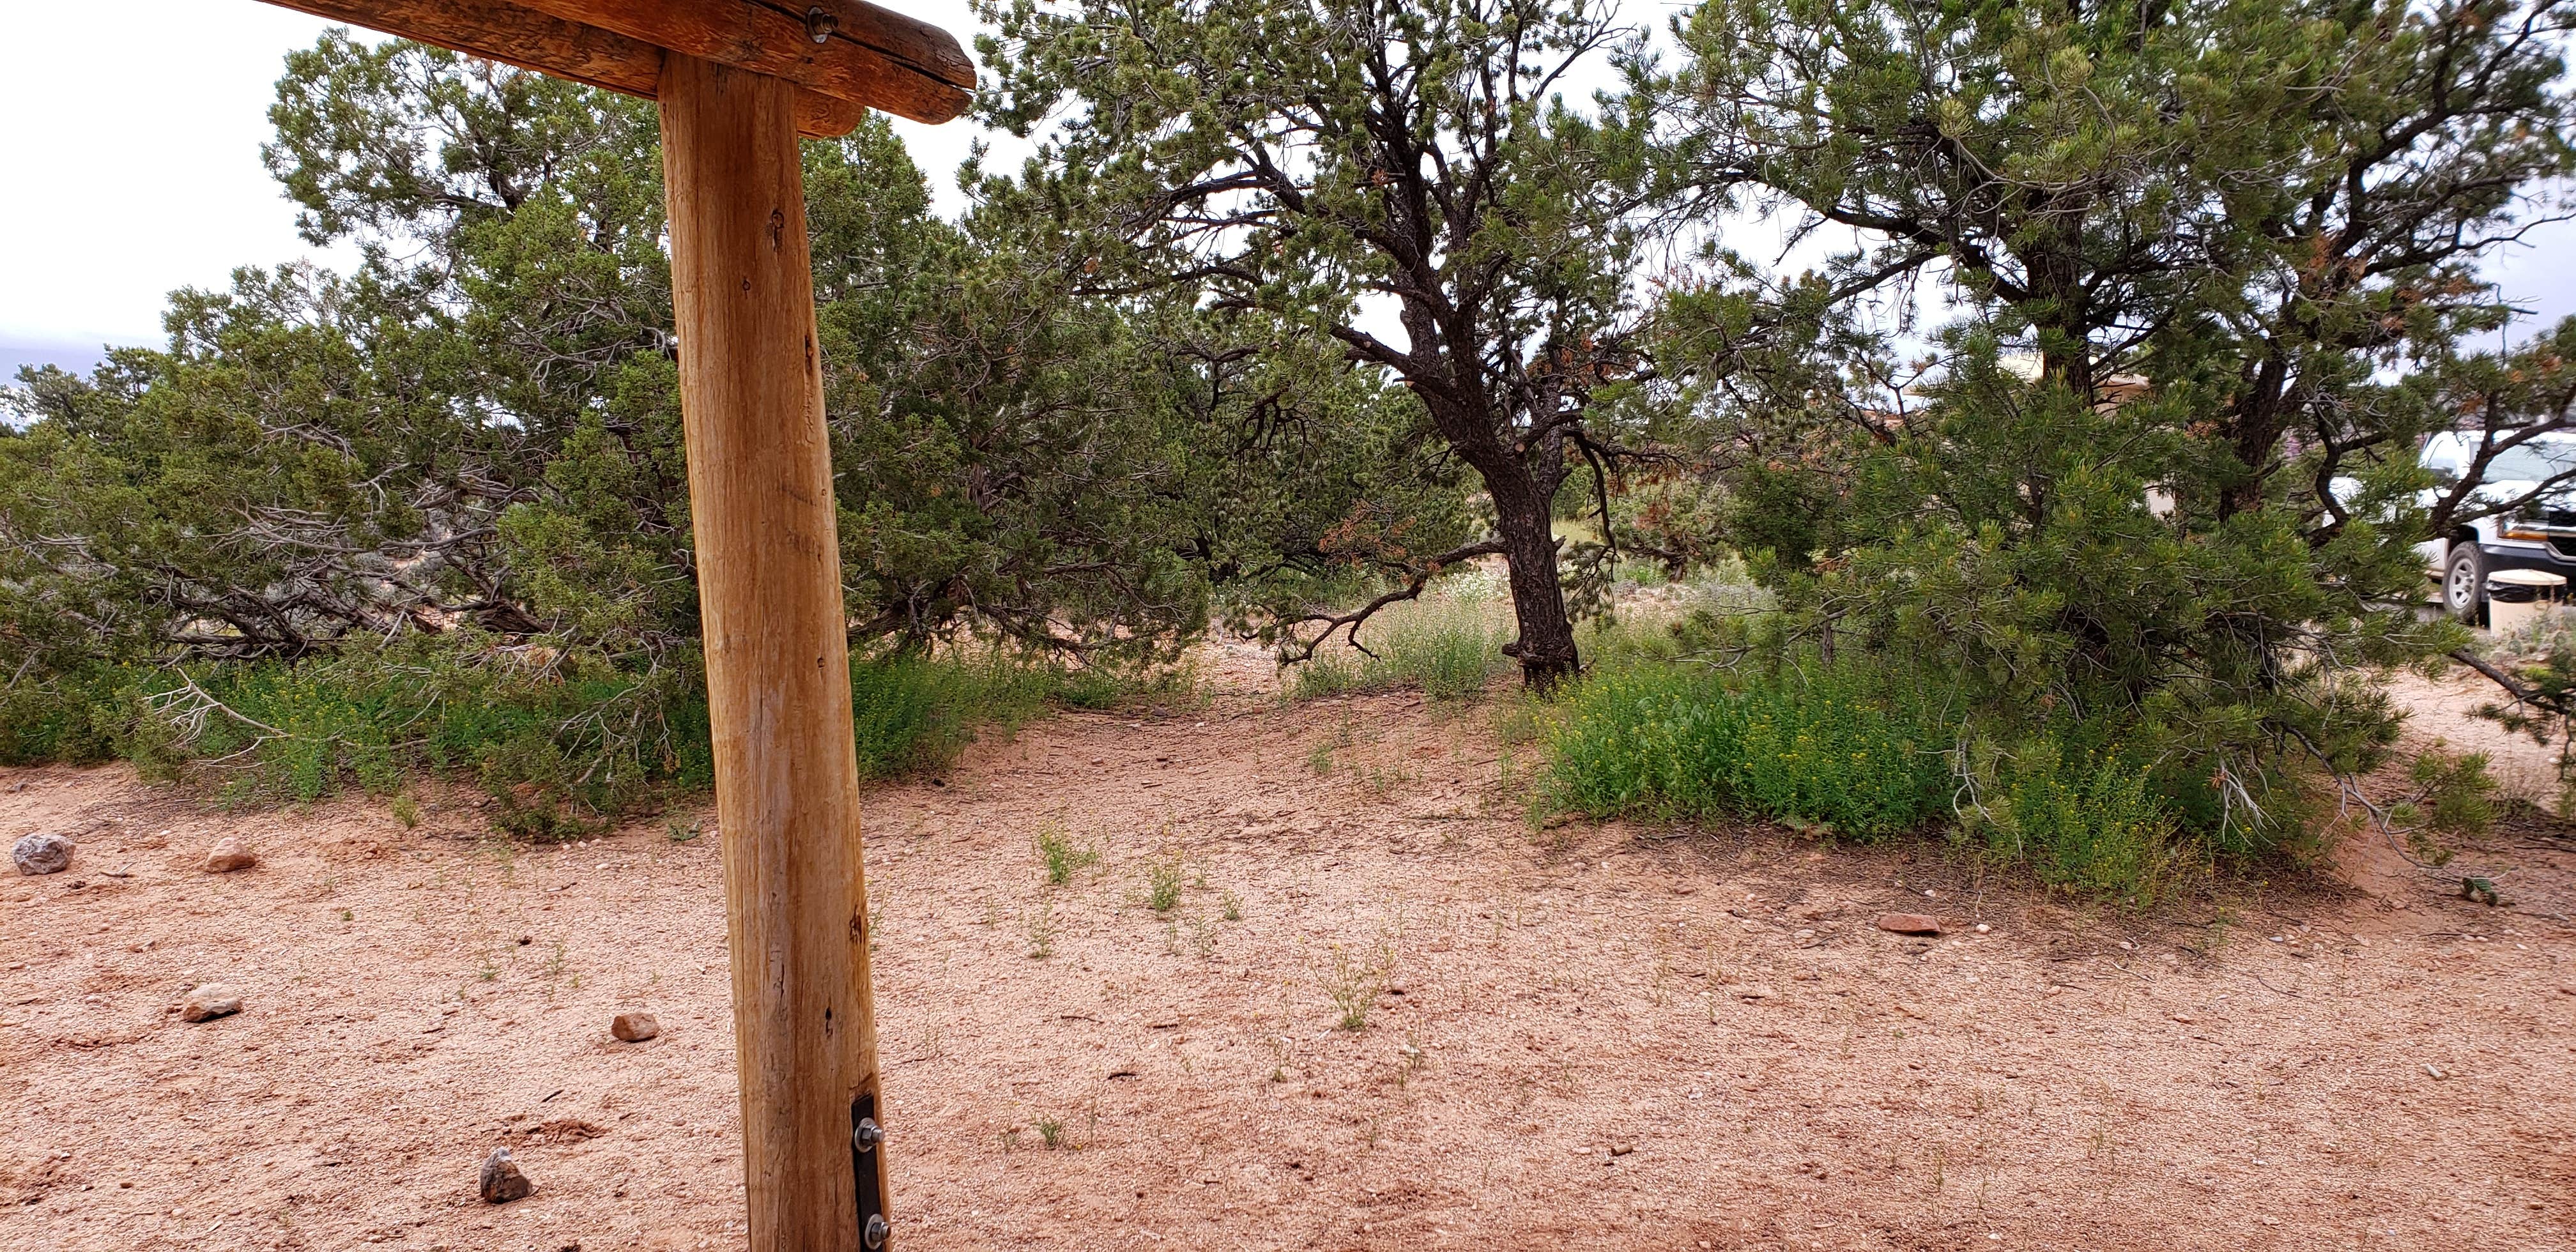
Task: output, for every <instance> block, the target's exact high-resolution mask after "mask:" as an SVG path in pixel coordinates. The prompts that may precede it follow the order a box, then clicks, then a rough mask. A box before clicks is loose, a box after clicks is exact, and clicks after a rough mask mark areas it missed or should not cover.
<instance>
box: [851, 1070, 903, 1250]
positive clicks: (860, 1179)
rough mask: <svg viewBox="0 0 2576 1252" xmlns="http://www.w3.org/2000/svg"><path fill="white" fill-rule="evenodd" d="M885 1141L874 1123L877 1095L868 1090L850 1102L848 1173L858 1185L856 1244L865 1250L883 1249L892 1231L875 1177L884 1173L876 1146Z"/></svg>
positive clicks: (883, 1196)
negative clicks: (857, 1232)
mask: <svg viewBox="0 0 2576 1252" xmlns="http://www.w3.org/2000/svg"><path fill="white" fill-rule="evenodd" d="M884 1142H885V1129H884V1128H883V1127H881V1126H879V1125H877V1098H876V1096H875V1095H874V1094H873V1093H871V1094H868V1095H863V1096H860V1097H859V1098H858V1099H856V1100H853V1101H851V1102H850V1174H851V1176H852V1180H853V1181H855V1182H856V1183H857V1184H858V1187H857V1190H858V1199H859V1243H860V1245H861V1246H863V1247H865V1248H867V1249H868V1252H883V1250H884V1248H885V1246H886V1244H887V1243H888V1242H889V1240H890V1237H891V1235H892V1233H893V1227H891V1226H890V1225H888V1224H887V1222H886V1215H885V1188H884V1187H882V1186H880V1185H879V1184H878V1180H879V1179H881V1178H883V1177H884V1176H885V1175H884V1173H883V1172H882V1170H881V1169H880V1167H879V1163H878V1161H877V1145H878V1144H881V1143H884Z"/></svg>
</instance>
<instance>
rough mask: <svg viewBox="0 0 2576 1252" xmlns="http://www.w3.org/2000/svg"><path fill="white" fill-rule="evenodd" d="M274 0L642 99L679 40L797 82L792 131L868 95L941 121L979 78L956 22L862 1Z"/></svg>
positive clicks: (846, 111)
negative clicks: (940, 23)
mask: <svg viewBox="0 0 2576 1252" xmlns="http://www.w3.org/2000/svg"><path fill="white" fill-rule="evenodd" d="M270 3H273V4H277V5H280V6H282V7H284V8H289V9H294V10H297V11H299V12H303V13H310V14H313V15H314V16H316V17H324V18H329V19H331V20H333V21H337V22H348V23H350V24H352V25H357V26H365V27H368V28H370V29H373V30H381V31H384V32H385V33H387V34H392V35H400V36H402V37H403V38H405V39H416V40H419V41H420V42H422V43H427V44H436V45H438V46H439V47H442V48H451V49H454V50H455V51H458V52H462V53H465V54H466V55H468V56H478V57H482V58H484V59H485V60H490V61H500V62H504V63H506V64H510V65H516V66H519V67H521V68H522V69H531V70H537V71H539V72H542V73H547V74H552V75H554V76H556V77H558V78H568V79H571V80H572V81H574V82H578V83H587V84H589V85H591V86H593V87H605V88H607V89H608V90H610V91H615V92H621V93H623V94H626V95H630V96H640V97H642V98H644V99H646V100H658V99H660V98H661V81H662V54H663V52H664V51H665V50H669V51H675V52H682V53H686V54H688V55H690V56H694V57H699V58H701V59H704V60H710V61H716V62H719V63H721V64H725V65H731V66H734V67H736V68H739V69H747V70H750V71H752V72H754V73H758V74H766V75H769V76H771V77H774V78H783V79H786V80H787V81H788V82H791V83H794V84H796V85H797V87H798V88H799V90H798V91H797V92H796V97H795V112H796V129H797V133H799V134H802V135H807V136H814V137H829V136H834V135H846V134H848V133H850V131H851V130H853V129H855V128H856V127H857V126H858V124H859V120H860V119H861V118H863V117H865V116H867V110H869V109H872V108H873V109H882V110H884V111H885V112H888V113H892V114H894V115H895V116H897V117H907V118H911V119H912V120H914V121H917V122H934V123H935V122H945V121H948V120H950V119H952V118H954V117H956V116H957V115H959V114H960V113H963V112H965V111H966V106H967V104H968V103H969V102H970V101H971V100H972V99H973V93H974V90H975V67H974V63H973V62H971V61H968V60H967V59H966V53H965V52H964V50H962V49H960V48H959V47H958V46H957V40H956V39H955V38H954V37H952V36H950V35H949V34H948V32H946V31H943V30H940V29H939V28H937V27H935V26H928V25H924V24H922V23H920V22H916V21H914V20H912V19H911V18H908V17H905V16H903V15H901V14H899V13H891V12H888V11H886V10H884V9H880V8H878V7H877V6H875V5H873V4H868V3H866V0H830V2H829V3H815V4H807V5H804V6H802V7H798V6H795V5H792V4H783V5H773V4H765V3H758V2H756V0H270ZM791 8H793V9H795V10H796V14H795V15H791V13H790V12H789V11H788V10H789V9H791ZM817 34H820V35H822V36H823V38H822V39H821V41H819V42H818V41H817V40H816V39H815V36H816V35H817Z"/></svg>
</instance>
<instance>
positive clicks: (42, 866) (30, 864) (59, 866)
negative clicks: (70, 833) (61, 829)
mask: <svg viewBox="0 0 2576 1252" xmlns="http://www.w3.org/2000/svg"><path fill="white" fill-rule="evenodd" d="M72 847H73V844H72V841H71V840H69V839H65V838H63V837H62V836H61V835H57V834H55V833H53V832H52V831H48V830H40V831H37V832H36V833H34V834H32V835H29V836H27V837H26V838H24V839H21V840H19V841H18V842H17V843H16V845H14V846H12V847H11V848H10V849H9V859H10V860H13V861H16V862H17V863H18V872H19V873H21V874H59V873H61V872H63V871H64V870H67V869H70V868H71V865H72Z"/></svg>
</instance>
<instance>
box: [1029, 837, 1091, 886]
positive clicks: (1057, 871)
mask: <svg viewBox="0 0 2576 1252" xmlns="http://www.w3.org/2000/svg"><path fill="white" fill-rule="evenodd" d="M1037 845H1038V860H1039V861H1040V862H1042V863H1044V864H1045V866H1046V880H1047V883H1048V885H1050V886H1056V887H1061V886H1063V885H1065V884H1066V883H1069V882H1072V881H1073V876H1074V875H1075V874H1076V873H1079V872H1080V871H1082V870H1086V869H1089V868H1091V867H1092V866H1093V865H1096V864H1098V863H1099V861H1100V852H1099V850H1098V849H1096V848H1087V847H1084V846H1082V845H1080V844H1077V843H1075V842H1074V841H1073V836H1072V835H1070V834H1067V833H1065V830H1064V828H1063V827H1061V826H1058V825H1056V824H1055V823H1053V822H1046V823H1042V824H1040V825H1039V827H1038V835H1037Z"/></svg>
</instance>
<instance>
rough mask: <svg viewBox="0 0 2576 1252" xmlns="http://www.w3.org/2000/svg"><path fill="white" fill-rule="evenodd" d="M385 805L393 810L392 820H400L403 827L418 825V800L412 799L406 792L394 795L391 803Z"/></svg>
mask: <svg viewBox="0 0 2576 1252" xmlns="http://www.w3.org/2000/svg"><path fill="white" fill-rule="evenodd" d="M385 807H387V808H388V809H391V810H392V811H393V815H394V820H395V821H398V822H401V823H402V828H403V829H405V830H416V829H418V828H419V827H420V801H418V800H414V799H412V798H411V796H410V795H409V794H408V793H406V794H403V795H398V796H395V797H394V799H393V803H392V804H389V805H387V806H385Z"/></svg>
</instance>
